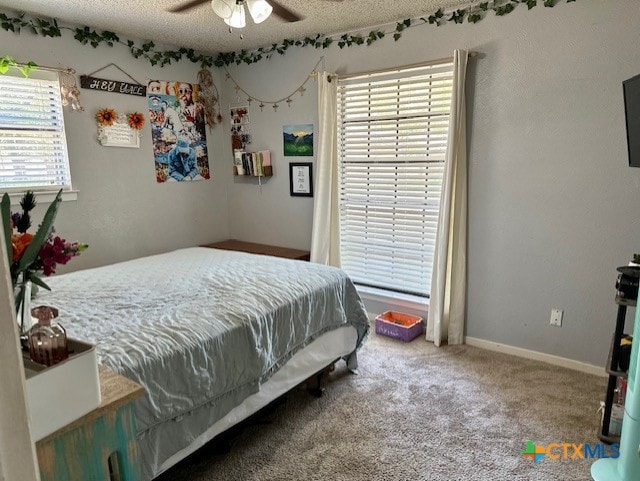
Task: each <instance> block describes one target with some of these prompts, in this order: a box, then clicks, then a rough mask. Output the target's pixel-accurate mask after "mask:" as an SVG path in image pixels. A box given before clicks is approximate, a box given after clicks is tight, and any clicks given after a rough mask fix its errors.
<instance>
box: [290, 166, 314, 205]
mask: <svg viewBox="0 0 640 481" xmlns="http://www.w3.org/2000/svg"><path fill="white" fill-rule="evenodd" d="M312 165H313V164H312V163H311V162H291V163H289V187H290V193H291V196H294V197H313V173H312Z"/></svg>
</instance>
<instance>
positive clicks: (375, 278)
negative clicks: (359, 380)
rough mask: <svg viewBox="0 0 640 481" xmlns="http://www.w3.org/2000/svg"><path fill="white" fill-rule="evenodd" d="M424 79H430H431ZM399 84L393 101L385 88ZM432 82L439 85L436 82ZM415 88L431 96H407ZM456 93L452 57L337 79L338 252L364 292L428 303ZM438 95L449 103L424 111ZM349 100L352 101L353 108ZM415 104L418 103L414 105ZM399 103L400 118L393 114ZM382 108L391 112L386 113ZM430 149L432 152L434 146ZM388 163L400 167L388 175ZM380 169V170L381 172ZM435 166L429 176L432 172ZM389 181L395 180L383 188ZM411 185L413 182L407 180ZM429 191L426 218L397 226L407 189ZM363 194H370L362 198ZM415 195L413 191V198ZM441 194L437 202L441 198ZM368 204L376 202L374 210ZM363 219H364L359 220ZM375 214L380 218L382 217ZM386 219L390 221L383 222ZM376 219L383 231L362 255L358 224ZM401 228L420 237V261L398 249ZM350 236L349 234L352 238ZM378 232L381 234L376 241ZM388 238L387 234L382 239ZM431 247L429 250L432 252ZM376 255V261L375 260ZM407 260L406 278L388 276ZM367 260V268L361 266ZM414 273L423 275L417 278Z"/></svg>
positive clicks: (404, 235)
mask: <svg viewBox="0 0 640 481" xmlns="http://www.w3.org/2000/svg"><path fill="white" fill-rule="evenodd" d="M425 76H426V78H430V80H425ZM421 79H422V80H421ZM438 80H442V82H440V83H438V82H437V81H438ZM385 82H386V83H385ZM425 84H428V85H429V88H428V89H427V91H426V93H424V85H425ZM394 85H395V86H396V88H397V93H396V94H395V97H396V100H395V103H394V99H393V97H394V94H393V88H390V89H389V90H386V87H387V86H389V87H393V86H394ZM434 85H435V87H433V86H434ZM349 89H351V92H352V93H351V96H352V98H349V96H350V93H349ZM412 89H415V90H416V91H418V90H420V89H422V90H420V91H421V94H420V95H418V94H415V97H416V98H419V97H420V96H423V97H424V98H425V99H428V100H418V101H416V100H412V96H413V95H414V94H413V93H408V92H410V91H411V90H412ZM367 92H368V93H367ZM452 92H453V61H452V59H443V60H439V61H434V62H428V63H425V64H422V65H412V66H408V67H398V68H392V69H385V70H381V71H373V72H367V73H363V74H357V75H350V76H343V77H340V78H339V79H338V109H337V121H338V122H337V123H338V125H337V130H338V133H337V136H338V165H339V191H340V192H339V218H340V244H341V248H340V257H341V264H342V268H343V269H344V270H345V271H346V272H347V273H348V274H349V276H350V277H351V278H352V280H353V281H354V283H355V284H356V285H357V286H359V287H361V288H364V290H372V291H374V292H375V291H376V290H382V291H385V292H387V293H388V294H389V295H390V296H397V297H399V298H402V297H407V296H409V297H411V298H413V299H417V300H419V299H422V300H423V301H422V302H428V299H429V297H430V289H431V286H430V281H431V278H430V277H431V272H432V269H433V254H434V253H435V235H436V230H437V218H438V216H439V213H440V193H441V188H442V180H443V177H444V163H445V158H446V146H447V143H448V136H449V115H450V106H451V96H452ZM440 95H442V97H440ZM436 97H438V99H437V102H440V101H441V100H442V101H443V103H442V105H440V107H438V108H437V109H436V108H426V111H427V112H428V113H426V114H425V112H422V110H424V109H422V107H421V106H420V105H418V104H422V103H424V105H425V106H426V105H428V106H429V107H432V105H435V104H436V100H434V99H436ZM349 102H351V104H352V105H349ZM376 102H377V104H376ZM416 102H417V104H416ZM416 105H418V106H417V107H416ZM394 106H395V109H396V115H394V114H392V113H391V112H390V110H391V109H393V108H394ZM350 107H351V110H350ZM405 112H406V113H405ZM420 112H422V113H420ZM377 113H379V114H380V116H379V117H376V115H377ZM383 113H384V114H386V115H383ZM421 116H422V117H425V118H427V120H426V121H424V122H422V123H421V124H420V123H416V124H414V125H413V127H412V126H411V125H412V123H413V122H417V120H416V119H417V118H419V117H421ZM436 117H440V119H439V120H438V122H439V124H437V125H438V131H436V130H433V131H432V130H431V127H432V125H436V124H435V123H432V120H431V119H432V118H434V119H435V118H436ZM358 122H359V123H361V124H365V125H366V127H363V128H361V129H360V130H359V131H358V132H357V134H354V133H353V132H354V131H355V130H354V128H353V125H355V124H356V123H358ZM383 122H387V124H388V125H387V126H385V127H380V128H379V127H378V126H377V125H382V123H383ZM402 122H405V123H406V125H405V126H404V127H403V126H402V125H401V124H402ZM393 125H396V126H397V127H396V132H395V134H393V133H392V132H391V131H392V130H393V128H392V126H393ZM416 125H419V126H420V127H419V128H420V129H422V130H417V131H416V130H415V129H416V128H417V127H416ZM443 126H444V130H443ZM349 128H351V129H352V131H351V132H348V129H349ZM376 129H377V130H376ZM412 129H413V134H411V135H413V137H420V138H421V139H419V140H416V141H414V139H412V138H411V135H408V134H409V133H411V132H412ZM365 131H366V132H365ZM415 132H419V135H415ZM443 134H444V135H443ZM438 136H440V137H441V138H440V139H439V141H438V139H437V137H438ZM436 141H438V142H439V143H437V142H436ZM392 144H393V145H395V148H394V147H392ZM432 147H433V151H432V150H431V149H432ZM414 149H415V150H414ZM385 163H387V164H389V165H390V166H396V167H394V168H392V169H389V171H390V172H391V171H393V173H390V174H388V175H387V176H386V177H385V174H384V172H383V170H384V169H382V168H381V166H382V165H383V164H385ZM354 164H355V165H357V164H359V165H360V166H363V167H362V168H361V169H360V171H359V172H358V173H357V174H353V173H348V172H346V171H347V169H349V168H351V166H353V165H354ZM367 166H368V167H367ZM413 166H419V168H416V169H414V170H415V173H411V172H409V171H411V169H412V167H413ZM402 168H405V169H406V170H407V172H406V173H405V174H401V173H399V169H400V170H401V169H402ZM376 169H378V170H379V171H380V172H382V173H375V170H376ZM421 169H422V170H421ZM430 169H431V173H429V170H430ZM413 175H415V176H416V178H417V179H424V187H422V184H421V183H420V182H421V180H416V179H414V178H412V176H413ZM349 176H351V178H349ZM356 176H359V177H360V179H359V180H358V181H357V182H360V185H356V184H355V182H356V181H354V180H353V178H354V177H356ZM350 182H351V184H350ZM414 182H415V183H416V185H419V187H418V188H417V189H416V186H415V185H413V186H411V185H410V184H412V183H414ZM385 183H388V184H389V185H386V186H385V185H382V184H385ZM394 183H395V186H396V190H395V193H392V191H393V189H394V187H393V184H394ZM405 183H406V184H407V185H409V186H408V187H407V186H405V185H403V184H405ZM429 183H430V184H429ZM428 185H429V186H428ZM350 187H353V188H352V189H351V191H349V188H350ZM423 188H424V193H423V199H424V208H423V209H422V211H421V212H422V213H421V214H420V215H421V220H420V221H419V222H417V223H415V224H414V225H412V226H410V227H406V229H405V227H402V226H400V227H398V225H400V224H401V223H402V219H403V216H405V217H406V216H409V215H410V214H408V213H405V214H402V213H400V214H398V215H397V217H396V214H395V212H396V211H401V210H402V206H403V205H405V207H406V206H409V205H410V203H409V202H408V203H406V204H403V199H402V196H403V195H404V194H403V193H404V192H405V191H406V192H408V191H410V190H412V189H413V190H415V191H416V192H418V191H420V190H421V189H423ZM358 189H360V190H358ZM365 191H366V195H364V193H365ZM354 193H355V194H354ZM358 193H361V194H363V195H361V201H362V205H361V206H359V207H361V209H360V212H358V211H355V210H353V208H352V212H351V214H350V215H351V217H352V218H351V219H349V218H348V217H349V213H348V209H349V204H353V203H354V202H355V201H354V198H355V195H356V194H358ZM369 193H371V195H369ZM387 194H388V195H387ZM411 195H412V194H410V195H407V197H410V196H411ZM420 195H422V194H420ZM385 196H387V197H389V201H388V202H389V203H388V206H387V208H388V209H389V212H391V213H388V214H385V213H381V214H376V213H375V207H376V206H377V205H378V204H376V202H377V201H379V200H380V199H381V198H384V197H385ZM369 198H371V199H373V200H372V201H371V203H370V204H368V203H367V202H368V201H369ZM417 198H419V195H418V196H416V199H417ZM436 198H437V202H435V199H436ZM380 202H381V204H380V205H383V204H384V201H380ZM434 202H435V203H434ZM356 203H357V202H356ZM417 204H419V201H416V205H417ZM436 204H437V210H436V211H435V219H430V220H429V224H430V225H431V224H432V227H430V229H432V230H431V231H430V233H429V235H431V236H432V239H431V240H429V241H425V236H424V234H422V233H421V232H425V231H424V225H425V222H426V218H427V216H429V215H430V214H428V213H427V211H428V210H429V209H431V208H432V207H433V206H434V205H436ZM370 206H373V208H372V207H370ZM416 208H417V207H416ZM418 210H420V209H418ZM370 212H373V214H370ZM416 212H417V211H416ZM358 216H360V217H359V218H358ZM376 216H377V217H378V218H377V219H376ZM385 217H386V218H387V220H384V218H385ZM431 217H433V215H431ZM353 219H358V220H357V222H359V223H360V224H361V225H364V227H358V226H355V227H354V226H353V225H354V224H355V222H356V221H354V220H353ZM371 219H374V220H378V221H380V224H379V226H380V228H379V229H378V231H379V233H377V234H375V233H374V234H372V235H371V236H370V238H369V239H368V240H367V241H362V243H363V244H364V243H365V242H370V246H369V247H370V251H371V252H372V254H369V250H367V249H366V248H364V247H362V248H361V249H360V252H356V251H357V250H358V248H359V247H354V246H357V245H358V242H359V241H357V240H354V239H355V238H356V235H355V234H356V233H357V232H360V231H359V229H362V232H365V231H367V229H369V227H368V225H369V224H370V223H371V224H373V221H371ZM420 222H422V225H423V227H422V231H421V228H420V227H419V224H420ZM387 228H388V229H389V230H388V231H387V230H385V229H387ZM407 229H409V230H411V229H414V232H408V230H407ZM395 233H400V235H399V236H398V237H397V238H398V239H402V238H407V239H408V238H410V237H411V236H412V235H414V236H415V239H416V241H415V244H414V245H415V246H416V247H418V248H419V250H418V253H417V255H416V259H417V258H418V257H421V259H419V260H409V255H407V254H406V253H405V256H406V258H407V259H406V260H405V259H404V258H402V255H399V254H396V251H399V250H400V249H398V248H396V247H395V244H399V243H400V242H396V236H395ZM349 234H351V236H350V237H349ZM376 237H377V238H378V239H377V240H376ZM385 237H386V239H384V238H385ZM371 239H373V240H371ZM384 242H387V243H388V244H389V246H388V250H389V252H390V254H389V257H387V258H385V256H384V255H381V252H382V250H381V249H382V248H381V247H380V246H381V245H382V244H383V243H384ZM376 243H377V244H378V245H376ZM427 244H431V246H430V247H425V246H427ZM406 245H407V246H408V247H407V248H408V249H411V243H410V242H408V243H407V244H406ZM429 249H431V250H430V251H429ZM405 252H406V251H405ZM370 256H371V259H370V258H369V257H370ZM375 256H377V257H378V260H377V261H376V260H375V259H374V257H375ZM392 256H397V258H398V260H397V261H395V260H393V257H392ZM429 257H430V259H429ZM390 259H391V260H390ZM425 259H426V260H425ZM345 261H346V262H345ZM358 261H359V262H358ZM405 262H406V265H408V266H409V269H407V272H406V273H405V272H402V273H401V276H402V275H404V279H397V278H396V277H395V276H394V275H386V276H385V274H386V273H389V274H391V272H397V270H395V271H394V270H393V269H389V270H387V269H388V268H389V266H393V267H401V266H403V265H404V263H405ZM412 263H413V264H412ZM363 264H366V265H365V266H363ZM376 264H377V265H376ZM369 266H371V267H369ZM367 270H369V271H370V272H372V275H371V276H368V274H367V273H366V271H367ZM412 275H414V276H417V277H415V278H412ZM367 277H369V278H367ZM425 277H426V279H425ZM416 279H421V280H416ZM423 286H424V287H423Z"/></svg>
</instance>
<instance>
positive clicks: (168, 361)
mask: <svg viewBox="0 0 640 481" xmlns="http://www.w3.org/2000/svg"><path fill="white" fill-rule="evenodd" d="M47 282H48V283H49V285H50V286H51V288H52V291H51V292H42V291H41V293H40V294H39V296H38V298H37V300H36V301H35V302H37V303H38V304H47V305H51V306H55V307H57V308H58V309H59V311H60V315H59V322H60V323H61V324H62V325H63V326H64V327H65V328H66V329H67V332H68V335H69V336H70V337H74V338H77V339H82V340H87V341H89V342H91V343H93V344H96V346H97V354H98V360H99V363H101V364H104V365H106V366H108V367H110V368H112V369H113V370H115V371H117V372H119V373H121V374H123V375H125V376H127V377H129V378H131V379H134V380H136V381H137V382H139V383H140V384H142V385H143V386H144V388H145V390H146V396H145V397H144V398H143V399H141V400H140V401H139V402H138V403H137V406H136V416H137V423H138V430H139V432H140V437H141V438H144V436H145V432H147V431H149V430H152V429H153V428H154V427H155V426H158V425H160V424H163V423H167V422H168V421H180V420H181V419H182V418H183V417H184V416H186V415H188V414H189V413H191V412H192V411H195V410H197V409H199V408H201V407H203V406H207V407H210V409H207V411H208V412H209V413H210V414H208V419H209V421H215V420H217V419H219V418H220V417H222V416H224V415H225V414H226V413H227V412H228V411H229V410H231V409H232V408H233V406H235V405H236V404H238V403H239V402H241V401H242V400H243V399H245V398H246V397H247V396H249V395H250V394H252V393H254V392H256V391H257V389H258V387H259V385H260V384H261V383H262V382H264V381H266V380H267V379H268V378H269V377H270V376H271V375H272V374H273V373H274V372H276V371H277V370H278V369H279V368H280V367H281V366H282V365H283V364H284V363H285V362H286V361H287V360H288V359H289V358H291V356H293V354H295V353H296V352H297V351H298V350H300V349H301V348H302V347H304V346H306V345H307V344H308V343H310V342H311V341H313V340H314V339H316V338H317V337H318V336H319V335H321V334H323V333H324V332H327V331H329V330H332V329H335V328H337V327H340V326H344V325H348V324H351V325H353V326H354V327H356V329H357V331H358V347H359V346H360V344H361V343H362V341H363V340H364V338H365V337H366V335H367V332H368V328H369V323H368V319H367V315H366V312H365V310H364V307H363V305H362V302H361V300H360V298H359V296H358V294H357V292H356V290H355V288H354V286H353V284H352V283H351V281H350V280H349V278H348V277H347V276H346V274H345V273H344V272H343V271H341V270H340V269H335V268H331V267H326V266H320V265H317V264H311V263H307V262H302V261H293V260H289V259H279V258H273V257H267V256H258V255H251V254H244V253H239V252H229V251H222V250H217V249H207V248H190V249H182V250H178V251H174V252H169V253H166V254H161V255H155V256H150V257H144V258H141V259H136V260H132V261H128V262H124V263H120V264H115V265H110V266H106V267H101V268H96V269H89V270H85V271H78V272H74V273H71V274H65V275H60V276H54V277H51V278H50V279H48V280H47ZM348 362H349V363H350V367H351V368H355V367H356V359H355V350H354V353H353V355H352V356H350V359H349V360H348ZM206 427H207V426H202V430H203V431H204V430H205V429H206ZM197 434H199V433H191V435H193V436H195V435H197ZM178 444H183V443H180V442H178ZM182 447H184V446H179V445H178V446H174V445H173V444H171V446H170V447H165V448H163V450H167V451H171V450H174V449H175V450H177V449H181V448H182ZM171 454H173V453H170V452H166V453H158V452H156V453H147V456H153V457H154V458H155V459H154V460H153V461H151V462H150V461H149V460H146V461H145V460H143V462H147V463H149V462H150V464H152V465H154V466H157V465H158V464H159V463H160V462H161V461H162V458H163V457H165V456H166V457H168V456H169V455H171ZM143 455H144V453H143ZM145 471H147V472H153V467H151V468H149V467H147V469H145Z"/></svg>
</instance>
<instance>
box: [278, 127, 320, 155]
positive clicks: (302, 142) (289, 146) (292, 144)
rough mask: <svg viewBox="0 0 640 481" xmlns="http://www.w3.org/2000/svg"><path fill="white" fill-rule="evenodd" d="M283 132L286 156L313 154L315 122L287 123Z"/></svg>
mask: <svg viewBox="0 0 640 481" xmlns="http://www.w3.org/2000/svg"><path fill="white" fill-rule="evenodd" d="M282 132H283V134H282V135H283V139H284V155H285V156H288V157H297V156H302V157H312V156H313V124H304V125H285V126H284V127H282Z"/></svg>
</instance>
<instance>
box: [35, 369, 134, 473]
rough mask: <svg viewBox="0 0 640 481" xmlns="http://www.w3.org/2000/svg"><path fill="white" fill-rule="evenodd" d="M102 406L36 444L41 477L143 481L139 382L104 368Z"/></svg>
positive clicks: (102, 374)
mask: <svg viewBox="0 0 640 481" xmlns="http://www.w3.org/2000/svg"><path fill="white" fill-rule="evenodd" d="M99 369H100V392H101V397H102V402H101V403H100V406H98V407H97V408H96V409H94V410H93V411H91V412H90V413H88V414H85V415H84V416H82V417H81V418H80V419H77V420H76V421H73V422H72V423H70V424H68V425H66V426H64V427H62V428H60V429H59V430H58V431H56V432H55V433H53V434H50V435H49V436H47V437H45V438H43V439H41V440H40V441H38V442H37V443H36V452H37V454H38V464H39V465H40V479H41V481H72V480H78V481H89V480H91V481H114V480H117V481H139V479H140V468H139V464H138V459H137V455H138V445H137V441H136V423H135V416H134V406H133V401H135V400H136V399H137V398H138V397H140V396H142V395H143V394H144V389H143V388H142V386H140V385H139V384H137V383H135V382H133V381H131V380H129V379H127V378H125V377H123V376H120V375H119V374H116V373H114V372H112V371H110V370H108V369H106V368H103V367H102V366H100V368H99Z"/></svg>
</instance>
